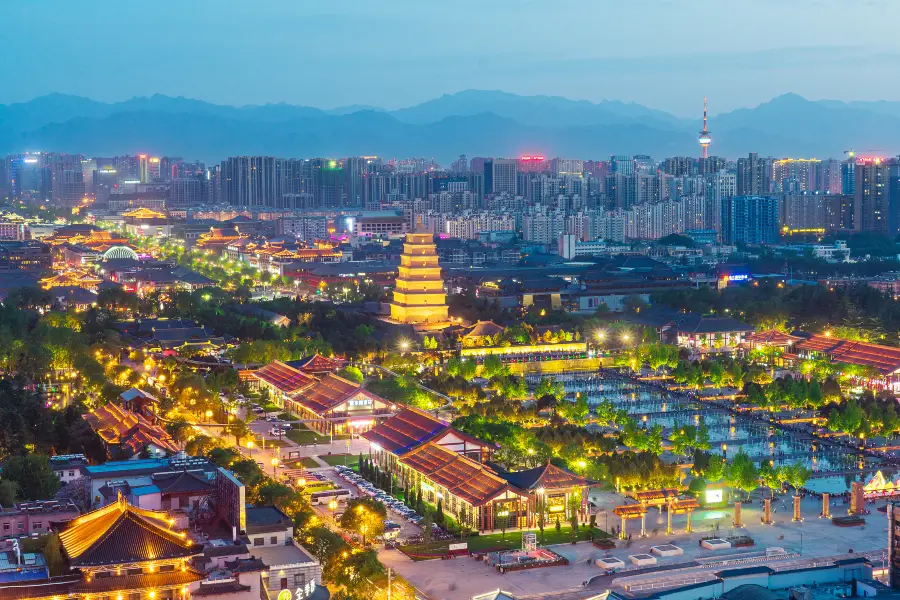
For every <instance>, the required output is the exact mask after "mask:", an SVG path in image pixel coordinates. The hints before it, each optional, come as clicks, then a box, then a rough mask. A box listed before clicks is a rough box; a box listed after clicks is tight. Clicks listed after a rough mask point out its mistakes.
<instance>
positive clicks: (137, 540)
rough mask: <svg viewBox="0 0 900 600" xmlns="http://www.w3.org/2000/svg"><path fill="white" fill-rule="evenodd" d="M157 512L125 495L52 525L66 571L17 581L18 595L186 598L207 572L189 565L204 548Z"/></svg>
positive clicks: (82, 599) (148, 599) (76, 599)
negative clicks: (129, 500) (51, 575)
mask: <svg viewBox="0 0 900 600" xmlns="http://www.w3.org/2000/svg"><path fill="white" fill-rule="evenodd" d="M173 524H174V520H173V519H170V518H169V516H168V515H167V514H166V513H164V512H161V511H151V510H145V509H141V508H137V507H135V506H131V505H129V504H128V502H127V501H126V500H125V498H124V497H120V498H119V500H118V501H116V502H114V503H112V504H109V505H108V506H104V507H103V508H100V509H98V510H95V511H92V512H89V513H87V514H85V515H82V516H80V517H77V518H75V519H72V520H70V521H67V522H65V523H62V524H61V525H58V526H56V529H57V531H58V535H59V540H60V547H61V550H62V556H63V559H64V563H65V565H64V574H62V575H60V576H58V577H53V578H52V579H51V578H48V577H43V578H35V579H30V580H27V581H22V582H19V583H17V585H16V586H15V589H13V588H11V587H6V586H4V587H6V589H5V590H4V593H5V592H7V591H8V592H14V594H13V595H11V596H10V597H15V598H19V599H23V600H24V599H43V598H47V599H51V598H56V599H59V598H68V599H71V600H87V599H88V598H109V599H123V598H126V597H127V598H128V599H129V600H186V599H188V598H190V597H191V591H192V590H193V589H196V588H197V587H198V585H199V582H200V581H202V580H203V579H205V578H206V576H205V575H204V574H202V573H199V572H198V571H195V570H194V569H193V568H192V567H191V566H190V564H189V563H190V560H191V559H192V558H193V557H195V556H198V555H199V554H201V552H202V550H203V547H202V546H201V545H200V544H196V543H194V542H193V541H191V540H189V539H187V536H186V534H185V533H184V532H179V531H174V530H173V529H171V527H172V526H173Z"/></svg>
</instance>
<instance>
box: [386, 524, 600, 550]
mask: <svg viewBox="0 0 900 600" xmlns="http://www.w3.org/2000/svg"><path fill="white" fill-rule="evenodd" d="M522 533H524V532H522V531H518V530H516V531H512V530H511V531H507V532H506V536H504V535H503V534H502V533H491V534H488V535H477V536H474V537H467V538H466V539H465V541H466V542H468V544H469V552H485V551H494V550H518V549H520V548H521V547H522ZM534 533H536V534H537V538H538V544H539V545H541V546H552V545H554V544H568V543H570V542H571V541H572V530H571V528H569V527H568V526H566V525H564V526H563V528H562V530H561V531H560V532H559V533H557V532H556V528H555V527H548V528H546V529H544V541H543V542H541V532H540V531H538V530H534ZM578 536H579V537H578V541H587V540H590V537H588V529H587V528H586V527H585V528H581V529H579V531H578ZM604 537H609V535H608V534H606V533H604V532H603V531H601V530H599V529H594V538H595V539H597V538H604ZM455 542H456V540H454V541H453V542H430V543H428V544H415V545H411V546H403V547H402V548H401V549H402V550H403V551H404V552H408V553H412V554H443V553H444V552H446V551H447V546H448V544H451V543H455ZM460 542H462V540H460Z"/></svg>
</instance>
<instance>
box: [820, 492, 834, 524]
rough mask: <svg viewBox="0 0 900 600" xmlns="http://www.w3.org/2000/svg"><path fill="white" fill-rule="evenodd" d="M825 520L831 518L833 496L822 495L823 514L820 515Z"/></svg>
mask: <svg viewBox="0 0 900 600" xmlns="http://www.w3.org/2000/svg"><path fill="white" fill-rule="evenodd" d="M819 516H820V517H821V518H823V519H830V518H831V496H830V495H829V494H822V514H820V515H819Z"/></svg>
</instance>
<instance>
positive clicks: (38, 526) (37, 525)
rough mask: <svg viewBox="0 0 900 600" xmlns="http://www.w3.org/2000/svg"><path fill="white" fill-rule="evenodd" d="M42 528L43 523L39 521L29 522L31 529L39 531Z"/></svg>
mask: <svg viewBox="0 0 900 600" xmlns="http://www.w3.org/2000/svg"><path fill="white" fill-rule="evenodd" d="M43 528H44V524H43V523H41V522H40V521H35V522H34V523H32V524H31V529H32V531H40V530H41V529H43Z"/></svg>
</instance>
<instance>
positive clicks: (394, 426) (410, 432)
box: [362, 408, 450, 456]
mask: <svg viewBox="0 0 900 600" xmlns="http://www.w3.org/2000/svg"><path fill="white" fill-rule="evenodd" d="M449 427H450V426H449V425H448V424H447V423H445V422H443V421H441V420H440V419H437V418H435V417H432V416H431V415H429V414H428V413H426V412H423V411H420V410H416V409H413V408H404V409H403V410H401V411H400V412H399V413H397V414H396V415H394V416H392V417H391V418H390V419H387V420H386V421H383V422H381V423H379V424H378V425H376V426H375V427H373V428H372V429H370V430H368V431H365V432H363V434H362V437H364V438H365V439H367V440H369V442H371V443H373V444H377V445H378V446H381V448H383V449H384V450H386V451H387V452H390V453H391V454H395V455H397V456H402V455H404V454H406V453H407V452H409V451H410V450H412V449H413V448H415V447H416V446H418V445H419V444H421V443H423V442H426V441H428V440H430V439H431V438H433V437H434V436H435V435H437V434H438V433H440V432H442V431H444V430H446V429H448V428H449Z"/></svg>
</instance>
